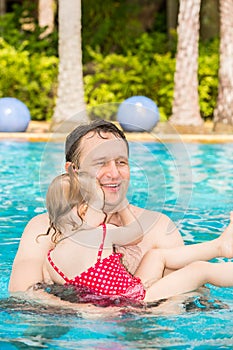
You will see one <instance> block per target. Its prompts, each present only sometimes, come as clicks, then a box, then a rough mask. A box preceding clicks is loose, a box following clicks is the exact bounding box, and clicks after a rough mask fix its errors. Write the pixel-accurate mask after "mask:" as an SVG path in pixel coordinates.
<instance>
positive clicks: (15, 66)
mask: <svg viewBox="0 0 233 350" xmlns="http://www.w3.org/2000/svg"><path fill="white" fill-rule="evenodd" d="M57 66H58V58H57V57H53V56H50V57H47V56H45V55H44V54H43V53H42V54H33V55H31V56H30V54H29V52H28V51H27V50H24V51H19V52H18V51H16V49H15V48H14V47H12V46H11V45H9V44H7V43H6V42H5V41H4V40H3V39H0V70H1V79H0V97H15V98H18V99H19V100H21V101H22V102H24V103H25V104H26V105H27V107H28V108H29V110H30V113H31V117H32V119H37V120H45V119H49V118H50V117H51V115H52V113H53V107H54V104H55V94H56V86H57Z"/></svg>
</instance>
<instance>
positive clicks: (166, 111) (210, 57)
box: [84, 33, 219, 120]
mask: <svg viewBox="0 0 233 350" xmlns="http://www.w3.org/2000/svg"><path fill="white" fill-rule="evenodd" d="M156 40H157V41H158V43H159V42H160V40H162V42H163V37H162V36H161V35H159V36H157V37H156V36H154V37H153V36H151V35H149V34H146V33H144V34H143V35H142V36H141V37H140V38H139V39H138V40H137V41H136V44H135V47H137V50H136V49H134V50H132V51H128V52H127V54H125V55H120V54H110V55H107V56H104V55H103V54H102V53H100V52H97V51H94V50H92V49H90V48H89V56H90V57H91V59H92V62H91V63H89V64H87V65H85V66H84V74H85V76H84V83H85V98H86V102H87V104H88V105H89V106H92V107H94V106H98V105H100V104H104V103H112V104H119V103H120V102H122V101H123V100H125V99H126V98H128V97H131V96H134V95H143V96H147V97H149V98H151V99H152V100H153V101H155V103H156V104H157V105H158V107H159V111H160V116H161V119H162V120H166V119H168V118H169V116H170V115H171V109H172V100H173V89H174V72H175V58H174V57H173V56H172V54H171V53H164V52H161V53H155V52H156V51H157V46H156V45H154V43H155V42H156ZM162 47H163V48H164V46H162ZM217 48H218V44H217V41H215V42H210V43H209V44H205V47H204V46H203V47H202V48H201V50H200V58H199V71H198V78H199V97H200V109H201V115H202V117H203V118H204V119H207V118H212V117H213V111H214V107H215V104H216V99H217V86H218V64H219V62H218V53H217ZM162 51H163V49H162ZM109 115H111V113H110V114H109Z"/></svg>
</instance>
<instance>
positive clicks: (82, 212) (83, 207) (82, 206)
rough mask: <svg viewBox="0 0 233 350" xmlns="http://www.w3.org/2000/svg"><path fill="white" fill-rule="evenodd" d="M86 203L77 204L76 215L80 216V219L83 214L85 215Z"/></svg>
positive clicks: (82, 217)
mask: <svg viewBox="0 0 233 350" xmlns="http://www.w3.org/2000/svg"><path fill="white" fill-rule="evenodd" d="M87 208H88V205H87V203H83V204H81V205H80V206H79V208H78V215H79V216H80V218H81V219H84V216H85V215H86V212H87Z"/></svg>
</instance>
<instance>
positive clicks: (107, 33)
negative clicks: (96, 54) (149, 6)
mask: <svg viewBox="0 0 233 350" xmlns="http://www.w3.org/2000/svg"><path fill="white" fill-rule="evenodd" d="M140 12H141V4H140V3H139V2H138V1H133V2H130V1H128V2H127V1H119V0H105V1H104V3H103V1H96V0H83V1H82V42H83V58H84V60H83V61H84V63H86V62H87V61H89V59H90V56H89V50H88V47H87V46H90V47H91V48H92V49H93V50H97V49H99V50H100V51H101V52H102V53H103V55H107V54H109V53H113V52H117V53H121V54H126V53H127V51H128V50H131V49H132V47H134V44H135V38H137V37H138V36H139V35H140V34H142V33H143V31H144V29H143V26H142V23H141V21H140V19H139V16H140Z"/></svg>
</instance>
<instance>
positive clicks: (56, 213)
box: [46, 165, 85, 243]
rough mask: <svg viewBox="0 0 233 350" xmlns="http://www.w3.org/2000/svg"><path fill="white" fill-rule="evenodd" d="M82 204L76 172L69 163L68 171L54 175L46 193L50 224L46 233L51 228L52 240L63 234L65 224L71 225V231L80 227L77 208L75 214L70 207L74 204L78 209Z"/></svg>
mask: <svg viewBox="0 0 233 350" xmlns="http://www.w3.org/2000/svg"><path fill="white" fill-rule="evenodd" d="M82 204H85V200H84V198H83V196H82V191H81V187H80V181H79V178H78V174H77V173H76V172H75V170H74V169H73V167H72V165H70V166H69V169H68V173H66V174H62V175H59V176H57V177H55V179H54V180H53V181H52V182H51V184H50V186H49V188H48V191H47V195H46V207H47V210H48V215H49V224H50V226H49V228H48V231H47V233H46V235H47V234H49V233H50V231H51V230H52V229H53V231H54V232H53V234H52V237H51V239H52V242H54V243H58V241H59V240H60V239H61V238H62V236H63V234H62V231H64V230H66V228H67V227H68V226H67V225H69V226H71V227H70V230H71V231H76V230H77V229H78V228H79V227H80V225H81V224H82V219H81V217H80V216H79V213H78V210H77V214H76V215H75V214H74V213H73V212H72V209H73V208H74V207H75V206H77V209H78V208H79V207H80V206H81V205H82ZM70 230H69V231H70Z"/></svg>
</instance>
